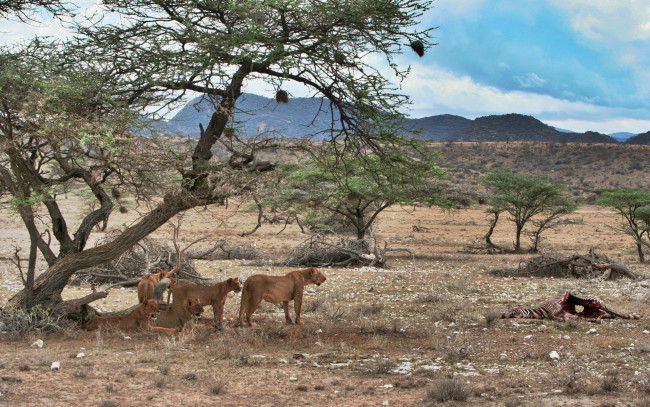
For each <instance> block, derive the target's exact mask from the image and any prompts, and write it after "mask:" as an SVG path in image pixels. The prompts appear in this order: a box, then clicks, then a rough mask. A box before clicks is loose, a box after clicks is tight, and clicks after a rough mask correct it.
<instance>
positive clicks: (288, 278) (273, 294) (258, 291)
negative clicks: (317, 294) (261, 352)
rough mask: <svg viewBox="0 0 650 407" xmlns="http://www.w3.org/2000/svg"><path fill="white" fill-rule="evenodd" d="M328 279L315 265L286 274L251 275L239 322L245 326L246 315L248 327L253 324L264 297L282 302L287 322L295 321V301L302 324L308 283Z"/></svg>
mask: <svg viewBox="0 0 650 407" xmlns="http://www.w3.org/2000/svg"><path fill="white" fill-rule="evenodd" d="M325 280H326V278H325V276H324V275H323V273H321V272H320V271H319V270H318V269H316V268H314V267H311V268H308V269H303V270H295V271H292V272H290V273H287V274H286V275H284V276H267V275H264V274H255V275H252V276H250V277H248V279H246V282H245V283H244V288H243V291H242V295H241V306H240V308H239V324H238V325H239V326H243V325H244V315H245V316H246V323H247V324H248V326H253V321H252V317H253V312H255V310H256V309H257V307H258V306H259V305H260V303H261V302H262V300H266V301H268V302H274V303H278V302H282V306H283V307H284V317H285V319H286V321H287V324H293V321H292V320H291V316H290V315H289V301H291V300H293V305H294V307H295V309H296V324H302V320H301V319H300V309H301V308H302V294H303V290H304V288H305V285H307V284H316V285H321V284H322V283H323V282H325Z"/></svg>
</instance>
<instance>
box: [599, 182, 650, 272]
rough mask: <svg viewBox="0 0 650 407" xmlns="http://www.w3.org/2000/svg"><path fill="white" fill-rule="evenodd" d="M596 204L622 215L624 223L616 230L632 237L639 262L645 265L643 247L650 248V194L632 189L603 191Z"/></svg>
mask: <svg viewBox="0 0 650 407" xmlns="http://www.w3.org/2000/svg"><path fill="white" fill-rule="evenodd" d="M596 203H597V204H598V205H602V206H608V207H610V208H613V209H614V210H615V211H616V212H617V213H618V214H619V215H621V217H622V218H623V222H622V223H621V224H620V225H619V226H618V227H617V228H615V229H617V230H619V231H621V232H623V233H625V234H628V235H630V236H632V238H633V239H634V243H635V245H636V250H637V254H638V255H639V261H640V262H641V263H643V262H644V261H645V254H644V252H643V246H649V247H650V192H648V191H645V190H642V189H630V188H621V189H615V190H609V191H603V192H602V195H601V196H600V197H599V198H598V199H597V200H596ZM644 234H645V240H644Z"/></svg>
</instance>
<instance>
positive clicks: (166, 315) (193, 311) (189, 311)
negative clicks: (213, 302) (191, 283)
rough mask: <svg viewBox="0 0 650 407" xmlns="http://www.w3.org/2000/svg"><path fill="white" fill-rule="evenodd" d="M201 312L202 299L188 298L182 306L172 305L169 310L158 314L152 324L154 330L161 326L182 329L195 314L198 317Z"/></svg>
mask: <svg viewBox="0 0 650 407" xmlns="http://www.w3.org/2000/svg"><path fill="white" fill-rule="evenodd" d="M201 313H203V306H202V305H201V300H199V299H193V298H187V299H186V300H185V301H183V305H182V306H181V307H171V308H170V309H168V310H165V311H161V312H160V314H158V318H156V320H155V321H153V324H152V325H153V327H154V330H155V329H156V328H159V327H160V328H174V329H178V330H181V329H183V326H185V323H187V321H189V320H190V319H191V318H192V316H193V315H194V316H197V317H198V316H199V315H201Z"/></svg>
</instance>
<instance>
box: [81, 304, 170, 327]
mask: <svg viewBox="0 0 650 407" xmlns="http://www.w3.org/2000/svg"><path fill="white" fill-rule="evenodd" d="M159 312H160V309H159V308H158V303H157V302H156V300H144V301H143V302H142V304H140V306H139V307H138V308H136V309H134V310H133V311H131V313H130V314H128V315H118V316H112V317H95V318H93V319H91V320H90V321H88V322H86V323H85V325H84V327H85V328H86V329H88V330H90V331H93V330H95V329H98V328H100V327H102V328H108V327H112V328H117V329H122V330H124V331H131V330H136V329H141V330H143V331H145V330H149V329H151V320H152V318H154V317H155V315H156V314H158V313H159Z"/></svg>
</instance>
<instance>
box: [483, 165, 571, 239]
mask: <svg viewBox="0 0 650 407" xmlns="http://www.w3.org/2000/svg"><path fill="white" fill-rule="evenodd" d="M481 183H482V184H483V185H485V186H486V187H488V189H489V190H490V192H491V195H490V196H489V198H488V202H489V204H490V205H491V206H490V208H489V209H488V212H489V213H491V214H492V215H493V216H494V222H493V224H492V225H491V227H490V232H489V233H488V235H487V236H486V240H487V241H488V244H490V235H491V232H492V231H493V230H494V226H495V225H496V222H497V221H498V219H499V214H500V213H502V212H507V213H508V214H509V215H510V220H511V221H513V222H514V223H515V226H516V231H515V247H514V249H515V251H521V233H522V231H523V230H524V227H525V226H526V224H527V223H528V222H529V221H531V219H533V217H536V216H541V217H540V218H539V219H537V220H535V221H534V223H535V227H536V229H535V230H534V231H533V233H532V235H533V237H534V247H533V250H537V245H538V242H539V237H540V235H541V233H542V231H544V230H546V229H548V228H550V227H552V226H554V225H557V223H555V220H557V218H558V217H560V216H561V215H565V214H568V213H571V212H573V211H574V210H575V209H576V207H577V206H576V204H575V203H574V202H572V201H571V200H570V199H569V198H568V197H567V196H566V194H565V193H564V191H563V189H564V186H563V185H562V184H558V183H553V182H550V181H549V180H548V179H547V178H546V177H542V176H538V177H533V176H529V175H525V174H512V173H505V172H493V173H490V174H487V175H486V176H484V177H483V178H482V179H481Z"/></svg>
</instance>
